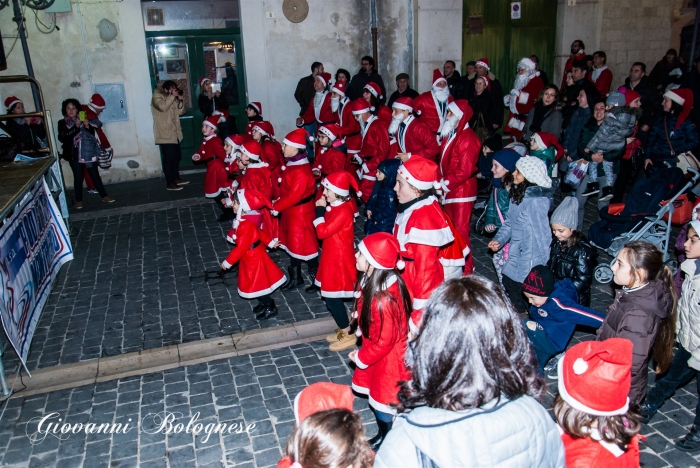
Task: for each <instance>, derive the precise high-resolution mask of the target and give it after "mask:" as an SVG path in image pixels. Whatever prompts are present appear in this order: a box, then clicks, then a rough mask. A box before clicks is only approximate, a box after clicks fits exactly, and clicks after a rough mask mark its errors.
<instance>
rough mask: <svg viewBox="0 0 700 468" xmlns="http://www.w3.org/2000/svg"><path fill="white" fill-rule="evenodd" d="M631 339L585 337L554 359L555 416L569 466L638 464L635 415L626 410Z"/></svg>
mask: <svg viewBox="0 0 700 468" xmlns="http://www.w3.org/2000/svg"><path fill="white" fill-rule="evenodd" d="M632 347H633V346H632V342H631V341H629V340H627V339H624V338H610V339H607V340H605V341H585V342H583V343H579V344H577V345H575V346H572V347H571V348H570V349H569V350H568V351H567V352H566V354H565V355H564V357H563V358H561V359H560V360H559V375H558V379H559V395H557V397H556V398H555V399H554V418H555V419H556V420H557V423H558V424H559V426H560V427H561V429H562V432H563V434H562V435H561V438H562V441H563V442H564V450H565V452H566V466H567V467H569V468H588V467H590V466H595V467H596V468H598V467H599V468H613V467H615V468H632V467H635V468H636V467H638V466H639V436H638V435H637V434H638V433H639V430H640V429H641V424H640V423H639V415H638V414H637V413H636V412H635V411H630V408H629V406H630V399H629V397H628V394H629V391H630V385H631V380H632V377H631V375H632V373H631V370H632Z"/></svg>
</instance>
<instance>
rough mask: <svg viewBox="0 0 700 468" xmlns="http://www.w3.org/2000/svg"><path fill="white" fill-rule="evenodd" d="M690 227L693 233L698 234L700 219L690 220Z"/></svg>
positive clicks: (699, 234) (699, 232)
mask: <svg viewBox="0 0 700 468" xmlns="http://www.w3.org/2000/svg"><path fill="white" fill-rule="evenodd" d="M690 227H691V228H693V229H694V230H695V233H696V234H697V235H698V236H700V221H698V220H697V219H694V220H692V221H691V222H690Z"/></svg>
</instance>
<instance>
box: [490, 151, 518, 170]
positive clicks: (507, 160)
mask: <svg viewBox="0 0 700 468" xmlns="http://www.w3.org/2000/svg"><path fill="white" fill-rule="evenodd" d="M518 159H520V153H518V152H517V151H515V150H512V149H502V150H500V151H496V152H495V153H494V154H493V160H494V161H496V162H497V163H498V164H500V165H501V166H503V167H504V168H505V169H506V170H507V171H508V172H513V171H514V170H515V164H516V163H517V162H518Z"/></svg>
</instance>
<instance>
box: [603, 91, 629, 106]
mask: <svg viewBox="0 0 700 468" xmlns="http://www.w3.org/2000/svg"><path fill="white" fill-rule="evenodd" d="M626 103H627V101H626V100H625V95H624V94H622V93H621V92H619V91H613V92H612V93H610V94H608V98H607V99H606V100H605V105H606V106H613V107H620V106H624V105H626Z"/></svg>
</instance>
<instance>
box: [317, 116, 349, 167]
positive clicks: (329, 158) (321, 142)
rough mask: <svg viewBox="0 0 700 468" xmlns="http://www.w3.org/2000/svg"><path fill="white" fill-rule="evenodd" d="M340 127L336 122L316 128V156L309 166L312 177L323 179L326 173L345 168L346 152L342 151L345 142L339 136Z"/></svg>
mask: <svg viewBox="0 0 700 468" xmlns="http://www.w3.org/2000/svg"><path fill="white" fill-rule="evenodd" d="M340 133H341V128H340V126H338V125H336V124H328V125H322V126H321V127H319V129H318V133H317V135H316V141H317V143H318V146H317V151H316V158H315V159H314V164H313V166H312V167H311V171H312V172H313V173H314V177H316V178H319V179H321V180H323V179H324V178H325V177H327V176H328V174H331V173H333V172H338V171H342V170H344V168H345V160H346V159H347V156H346V154H345V153H344V152H343V151H342V149H343V148H345V143H344V141H343V139H342V138H340Z"/></svg>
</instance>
